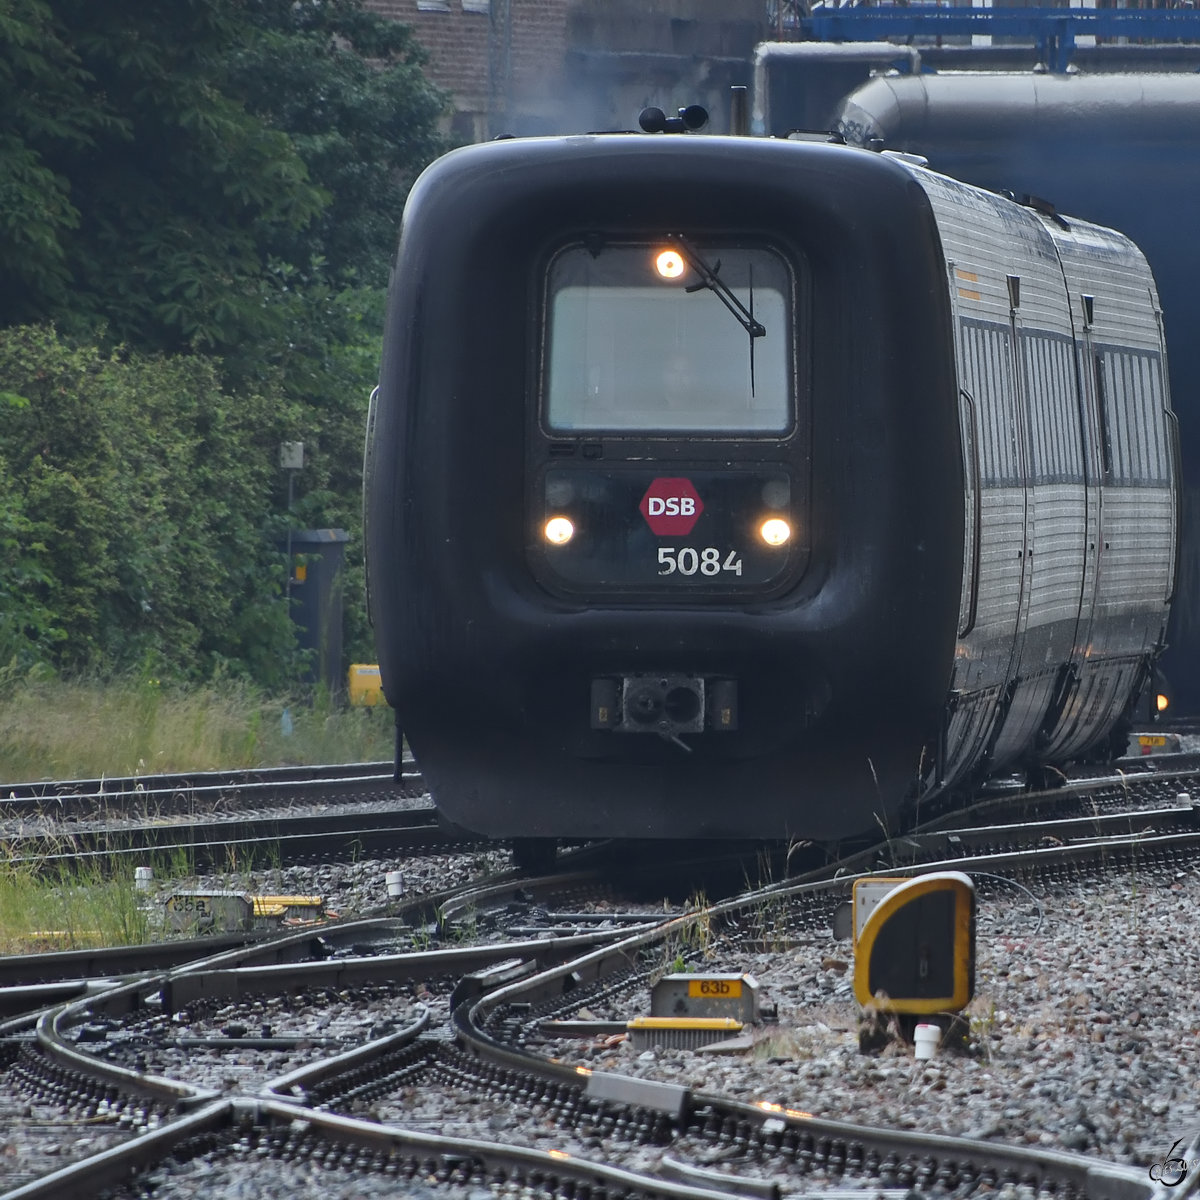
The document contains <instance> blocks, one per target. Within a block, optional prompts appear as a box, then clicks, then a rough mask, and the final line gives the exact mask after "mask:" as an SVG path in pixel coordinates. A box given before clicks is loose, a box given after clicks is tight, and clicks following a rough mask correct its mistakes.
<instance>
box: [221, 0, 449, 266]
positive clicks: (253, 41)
mask: <svg viewBox="0 0 1200 1200" xmlns="http://www.w3.org/2000/svg"><path fill="white" fill-rule="evenodd" d="M245 13H246V17H247V20H249V21H250V22H252V23H253V25H254V26H255V28H256V31H257V35H256V36H254V37H250V38H247V39H246V40H245V41H244V42H243V43H241V44H240V45H239V46H238V48H237V49H236V50H235V51H234V52H233V53H232V54H231V55H230V56H229V58H228V60H227V63H226V66H227V69H228V82H227V87H228V90H229V91H230V92H231V93H232V94H234V95H237V96H238V97H240V98H241V99H242V100H243V101H244V102H245V105H246V107H247V109H248V110H249V111H250V112H252V113H254V114H255V115H257V116H259V117H261V118H263V120H264V121H266V122H267V123H268V124H269V125H270V126H271V127H272V128H274V129H279V130H282V131H283V132H285V133H287V134H288V136H289V137H290V138H291V141H292V144H293V145H294V146H295V147H296V150H297V152H298V153H299V155H300V157H301V158H302V159H303V161H304V164H305V166H306V167H307V168H308V173H309V177H310V179H311V180H312V181H313V182H314V183H315V184H317V185H318V186H319V187H321V188H323V189H324V191H325V192H326V194H327V195H328V196H329V203H328V204H327V205H326V207H325V208H324V210H323V211H322V212H321V213H320V215H319V216H317V217H316V218H315V219H314V220H313V221H312V222H310V223H309V224H308V225H307V226H306V227H305V229H304V230H303V231H302V232H300V233H298V234H297V233H294V232H292V231H289V230H286V229H280V230H278V233H279V234H280V236H279V238H278V240H277V241H276V242H275V243H274V244H273V245H272V247H271V249H272V252H273V254H274V256H275V257H276V258H277V259H280V260H282V261H284V262H287V263H289V264H291V265H292V266H293V267H294V268H297V269H299V270H301V271H304V272H306V273H307V274H309V275H312V274H318V275H320V276H321V277H322V278H323V279H325V280H327V281H328V282H329V283H330V284H332V285H333V286H340V285H345V284H359V285H361V284H365V285H368V286H371V285H373V286H382V285H383V284H385V283H386V282H387V272H388V264H389V262H390V260H391V257H392V254H393V252H394V250H395V242H396V234H397V230H398V229H399V225H400V214H401V212H402V210H403V207H404V198H405V194H406V192H407V187H408V184H409V183H411V181H412V179H413V178H414V177H415V175H416V174H417V172H418V171H420V170H421V169H422V168H423V167H424V166H425V165H426V164H427V163H428V162H429V161H430V160H431V159H433V158H434V157H435V156H436V155H437V154H440V153H441V152H442V151H443V150H445V149H446V144H445V142H444V140H443V139H442V137H441V135H440V134H439V132H438V128H437V122H438V118H439V117H440V116H441V114H442V112H443V111H444V110H445V107H446V97H445V96H444V95H443V94H442V93H440V92H439V91H438V90H437V89H435V88H434V87H433V86H432V85H431V84H430V83H429V82H428V81H427V80H426V79H425V77H424V75H423V74H422V72H421V66H422V64H423V63H424V61H425V56H424V53H423V52H422V51H421V49H420V48H419V47H418V46H417V44H416V43H415V42H414V41H413V38H412V34H411V31H410V30H409V29H408V27H407V26H405V25H401V24H399V23H398V22H396V21H392V20H388V19H387V18H384V17H381V16H378V15H377V14H375V13H371V12H365V11H364V10H363V8H362V0H318V2H316V3H308V4H295V3H292V0H246V6H245Z"/></svg>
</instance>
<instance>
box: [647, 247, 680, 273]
mask: <svg viewBox="0 0 1200 1200" xmlns="http://www.w3.org/2000/svg"><path fill="white" fill-rule="evenodd" d="M654 269H655V270H656V271H657V272H658V273H659V274H660V275H661V276H662V277H663V278H664V279H678V278H679V277H680V276H681V275H682V274H683V272H684V270H685V269H686V264H685V263H684V261H683V255H682V254H680V253H679V251H678V250H664V251H662V253H661V254H659V255H658V257H657V258H655V260H654Z"/></svg>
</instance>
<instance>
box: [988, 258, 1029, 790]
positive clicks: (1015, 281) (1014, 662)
mask: <svg viewBox="0 0 1200 1200" xmlns="http://www.w3.org/2000/svg"><path fill="white" fill-rule="evenodd" d="M1006 282H1007V287H1008V304H1009V330H1008V333H1009V337H1008V353H1009V372H1008V378H1009V382H1010V387H1011V394H1010V396H1009V397H1008V398H1007V405H1006V407H1007V409H1008V413H1009V421H1010V429H1011V432H1010V436H1011V438H1012V443H1013V451H1014V458H1015V466H1016V471H1015V477H1014V479H1013V485H1014V495H1013V497H1012V501H1013V504H1012V508H1013V516H1014V517H1016V516H1017V515H1018V514H1019V517H1020V525H1019V533H1018V535H1017V536H1016V537H1015V538H1014V550H1015V555H1016V562H1015V563H1013V566H1012V570H1013V574H1014V576H1015V578H1016V581H1017V587H1018V594H1017V609H1016V623H1015V629H1014V632H1013V637H1012V643H1011V649H1010V652H1009V654H1008V656H1007V657H1008V668H1007V671H1006V680H1005V692H1006V704H1005V706H1004V711H1003V715H1002V718H1001V725H1000V728H999V730H998V731H997V734H996V738H995V741H994V742H993V743H992V747H991V752H990V758H991V762H992V765H993V766H995V767H1002V766H1004V765H1005V764H1006V763H1008V762H1011V761H1012V760H1013V759H1014V758H1015V757H1016V756H1017V755H1019V754H1020V752H1021V751H1022V750H1023V749H1024V747H1025V744H1026V742H1027V740H1028V725H1029V718H1028V716H1027V713H1026V708H1027V705H1026V698H1025V696H1024V695H1023V694H1022V691H1021V680H1022V670H1023V664H1024V662H1025V659H1026V653H1025V643H1026V636H1027V633H1028V627H1029V614H1030V602H1031V597H1032V592H1033V570H1034V562H1033V550H1034V534H1035V522H1036V516H1037V514H1036V508H1035V498H1034V492H1033V488H1032V486H1031V462H1030V426H1029V411H1028V400H1027V395H1028V387H1027V382H1026V378H1025V370H1024V367H1023V363H1022V357H1023V356H1022V347H1021V334H1022V320H1021V314H1020V306H1021V278H1020V276H1018V275H1009V276H1008V277H1007V281H1006Z"/></svg>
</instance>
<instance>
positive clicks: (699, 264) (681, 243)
mask: <svg viewBox="0 0 1200 1200" xmlns="http://www.w3.org/2000/svg"><path fill="white" fill-rule="evenodd" d="M668 240H670V241H672V242H674V243H675V245H677V246H678V247H679V251H680V253H681V254H682V255H683V257H684V260H685V261H686V262H687V264H688V266H689V267H691V268H692V270H693V271H695V272H696V274H697V275H699V276H700V281H701V282H700V284H699V285H695V284H694V285H693V286H691V287H689V288H688V289H687V290H688V291H689V292H695V291H699V290H700V289H701V288H708V290H709V291H711V292H715V293H716V294H717V298H718V299H719V300H720V301H721V303H722V304H724V305H725V307H726V308H727V309H729V311H730V312H731V313H733V315H734V316H735V317H736V318H737V319H738V323H739V324H740V325H741V327H742V328H743V329H744V330H745V331H746V332H747V333H748V334H749V335H750V336H751V337H752V338H760V337H766V336H767V331H766V328H765V327H764V326H763V325H762V324H761V322H759V321H756V320H755V319H754V309H753V305H754V288H753V285H752V286H751V289H750V304H751V307H750V308H747V307H746V306H745V305H744V304H743V303H742V302H741V301H740V300H739V299H738V298H737V297H736V296H735V295H734V294H733V289H732V288H731V287H730V286H729V285H728V284H727V283H726V282H725V280H723V279H722V278H721V277H720V275H718V274H717V272H718V271H720V269H721V260H720V259H717V265H716V266H715V267H710V266H709V265H708V263H706V262H705V261H704V259H703V258H702V257H701V256H700V254H699V253H698V252H697V250H696V248H695V247H694V246H693V245H692V244H691V243H690V242H689V241H688V240H687V238H685V237H683V235H682V234H675V235H674V236H673V237H671V238H670V239H668Z"/></svg>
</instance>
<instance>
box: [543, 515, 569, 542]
mask: <svg viewBox="0 0 1200 1200" xmlns="http://www.w3.org/2000/svg"><path fill="white" fill-rule="evenodd" d="M542 536H543V537H544V538H545V539H546V541H548V542H549V543H550V544H551V545H552V546H565V545H566V544H567V543H568V542H569V541H570V540H571V539H572V538H573V537H574V536H575V526H574V525H573V524H572V523H571V521H570V520H568V518H566V517H551V518H550V520H548V521H547V522H546V524H545V527H544V528H543V529H542Z"/></svg>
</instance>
